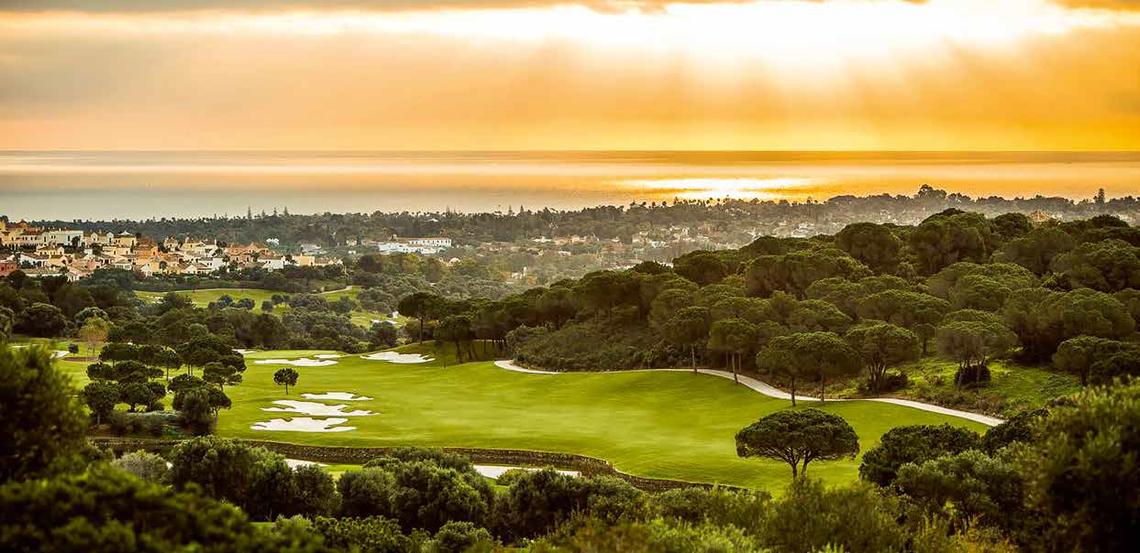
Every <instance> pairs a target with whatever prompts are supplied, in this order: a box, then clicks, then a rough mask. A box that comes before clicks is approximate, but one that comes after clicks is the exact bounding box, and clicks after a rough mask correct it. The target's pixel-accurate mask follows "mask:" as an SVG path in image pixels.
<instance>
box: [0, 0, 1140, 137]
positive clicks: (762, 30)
mask: <svg viewBox="0 0 1140 553" xmlns="http://www.w3.org/2000/svg"><path fill="white" fill-rule="evenodd" d="M156 4H157V5H159V7H157V8H156V7H155V5H156ZM1138 5H1140V3H1137V2H1130V1H1128V0H1116V1H1114V0H1064V1H1057V2H1049V1H1047V0H1001V1H994V0H928V1H926V2H917V1H904V0H824V1H799V0H781V1H760V2H717V1H707V0H706V1H700V2H694V3H689V4H676V3H670V2H664V1H661V0H591V1H588V2H574V1H573V0H564V1H562V2H557V1H548V0H395V1H380V0H375V1H370V0H333V1H332V2H326V3H321V4H320V5H319V6H315V3H311V2H305V1H300V0H230V1H225V2H223V1H221V0H201V1H196V0H175V1H170V2H148V1H144V0H111V1H109V2H97V1H90V2H80V1H78V0H40V1H31V0H29V1H26V2H19V1H17V2H10V1H4V2H0V148H3V149H55V148H83V149H279V148H300V149H480V150H490V149H809V150H814V149H822V150H826V149H838V150H848V149H856V150H858V149H902V150H914V149H943V150H985V149H996V150H1052V149H1057V150H1066V149H1074V150H1138V149H1140V10H1138V9H1137V6H1138Z"/></svg>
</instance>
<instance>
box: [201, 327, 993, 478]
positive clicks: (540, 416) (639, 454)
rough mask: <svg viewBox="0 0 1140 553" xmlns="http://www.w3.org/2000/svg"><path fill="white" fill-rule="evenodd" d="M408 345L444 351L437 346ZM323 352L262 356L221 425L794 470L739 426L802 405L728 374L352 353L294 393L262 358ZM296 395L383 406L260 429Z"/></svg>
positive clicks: (255, 435) (714, 470) (310, 375)
mask: <svg viewBox="0 0 1140 553" xmlns="http://www.w3.org/2000/svg"><path fill="white" fill-rule="evenodd" d="M398 351H400V352H402V353H424V354H426V355H434V352H433V349H432V348H431V347H430V346H408V347H404V348H400V349H399V350H398ZM321 353H329V352H315V351H314V352H309V351H268V352H258V353H256V354H252V355H250V356H248V357H247V359H248V361H247V365H248V369H247V370H246V372H245V376H244V382H243V383H242V384H241V385H240V386H234V387H227V388H226V393H227V394H228V395H229V396H230V397H231V398H232V399H233V408H232V409H230V410H225V411H222V413H221V415H220V418H219V425H218V434H220V435H222V436H228V437H236V438H249V439H263V440H276V441H284V442H291V443H297V444H313V445H339V446H368V447H382V446H399V445H420V446H437V447H439V446H466V447H484V448H504V449H526V450H536V451H551V452H566V453H577V454H583V455H590V456H594V457H599V458H602V459H606V460H608V461H610V462H611V463H613V464H614V466H615V467H616V468H617V469H618V470H621V471H624V472H627V473H631V474H636V475H640V476H647V477H655V478H672V479H679V480H687V481H693V482H709V483H722V484H729V485H736V486H747V487H753V488H761V489H769V490H772V491H775V490H778V489H780V488H782V487H783V485H785V484H786V483H787V482H788V481H789V480H790V478H791V469H790V468H789V467H788V466H787V465H786V464H783V463H779V462H775V461H762V460H755V459H740V458H738V457H737V456H736V450H735V443H734V435H735V434H736V432H737V431H738V430H740V429H741V428H743V427H744V426H747V425H748V424H750V423H752V422H754V421H755V420H756V419H759V418H760V417H763V416H765V415H767V414H769V413H772V412H774V411H777V410H780V409H787V408H790V407H791V404H790V402H788V401H784V400H778V399H772V398H769V397H765V396H763V395H760V394H758V393H756V392H753V391H752V390H749V389H747V388H745V387H744V386H738V385H735V384H733V382H731V381H729V380H726V379H723V378H717V377H713V376H708V375H694V374H691V373H687V372H664V371H662V372H629V373H608V374H590V373H573V374H560V375H539V374H523V373H517V372H511V371H506V370H502V369H499V368H497V367H495V366H494V365H493V364H492V363H491V362H489V361H481V362H473V363H465V364H461V365H456V364H451V365H450V366H446V365H445V362H446V361H448V359H445V357H450V356H440V357H441V358H440V359H439V360H436V361H432V362H428V363H419V364H398V363H390V362H387V361H378V360H368V359H364V358H362V357H361V356H359V355H346V356H344V357H340V358H336V359H333V361H336V364H335V365H329V366H321V367H303V366H301V367H294V369H295V370H296V371H297V372H298V373H300V379H299V382H298V383H297V385H296V386H295V387H292V388H291V389H290V390H289V395H288V396H286V395H285V390H284V388H283V387H281V386H277V385H276V384H274V382H273V373H274V372H275V371H277V370H278V369H281V368H283V367H286V366H289V365H283V364H256V363H255V361H257V360H267V359H291V358H296V357H305V356H308V357H309V358H310V359H312V358H313V356H314V355H317V354H321ZM328 392H350V393H353V394H355V395H357V396H368V397H370V398H373V399H370V400H366V401H343V400H317V399H306V398H304V397H302V395H301V394H304V393H311V394H323V393H328ZM285 399H289V400H295V401H307V402H314V403H322V404H325V405H338V404H344V405H346V408H345V410H347V411H356V410H367V411H372V412H374V413H378V414H376V415H372V416H350V417H344V418H347V419H349V420H348V422H345V423H343V424H340V425H338V426H342V427H344V426H351V427H354V428H355V429H354V430H350V431H344V432H302V431H266V430H253V429H251V426H253V425H254V423H256V422H265V421H270V420H271V419H291V418H293V417H310V415H306V414H303V413H288V412H268V411H264V410H263V409H264V408H269V407H275V405H273V403H272V402H273V401H275V400H285ZM277 407H279V406H277ZM808 407H809V406H807V405H801V406H800V407H797V408H808ZM810 407H816V408H822V409H825V410H827V411H830V412H832V413H835V414H838V415H840V416H842V417H844V418H845V419H846V420H847V421H848V422H849V423H850V424H851V426H852V427H854V429H855V431H856V433H857V434H858V435H859V437H860V446H861V449H862V451H866V450H867V449H868V448H870V447H872V446H874V445H875V444H876V443H877V442H878V440H879V437H880V436H881V435H882V434H883V433H885V432H886V431H888V430H890V429H891V428H893V427H895V426H900V425H908V424H941V423H943V422H948V423H950V424H953V425H955V426H962V427H967V428H971V429H973V430H976V431H978V432H982V431H984V430H985V427H984V426H983V425H981V424H978V423H974V422H970V421H967V420H964V419H960V418H956V417H950V416H945V415H939V414H935V413H929V412H925V411H920V410H917V409H912V408H909V407H902V406H897V405H890V404H884V403H876V402H866V401H843V402H834V403H830V402H829V403H826V404H825V405H822V406H820V405H819V404H818V403H816V404H814V405H810ZM311 417H312V418H316V419H322V418H328V417H326V416H317V415H312V416H311ZM858 466H859V459H858V458H856V459H854V460H843V461H834V462H816V463H813V464H811V465H810V467H809V468H808V474H811V475H812V476H815V477H818V478H822V479H824V480H825V481H827V482H832V483H838V482H844V481H850V480H852V479H854V478H856V477H857V472H858Z"/></svg>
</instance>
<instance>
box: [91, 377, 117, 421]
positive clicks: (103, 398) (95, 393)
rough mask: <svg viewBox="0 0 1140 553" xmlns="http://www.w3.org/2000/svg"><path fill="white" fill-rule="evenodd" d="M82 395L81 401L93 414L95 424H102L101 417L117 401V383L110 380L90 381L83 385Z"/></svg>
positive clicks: (109, 411)
mask: <svg viewBox="0 0 1140 553" xmlns="http://www.w3.org/2000/svg"><path fill="white" fill-rule="evenodd" d="M82 397H83V403H84V404H86V405H87V407H88V408H89V409H91V413H92V414H93V415H95V424H103V419H104V418H105V417H107V416H108V415H110V414H111V411H114V410H115V405H117V404H118V403H119V385H118V384H115V383H112V382H91V383H89V384H87V386H84V387H83V395H82Z"/></svg>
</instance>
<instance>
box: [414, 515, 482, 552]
mask: <svg viewBox="0 0 1140 553" xmlns="http://www.w3.org/2000/svg"><path fill="white" fill-rule="evenodd" d="M493 544H494V538H492V537H491V533H490V532H488V531H487V530H486V529H484V528H480V527H478V526H475V525H474V524H471V523H470V522H448V523H447V524H444V525H443V527H441V528H440V529H439V532H436V533H435V537H434V538H432V540H431V541H430V542H428V543H427V544H426V545H425V547H424V551H425V553H464V552H465V551H469V550H470V549H471V548H473V547H476V546H478V545H482V546H484V547H489V546H491V545H493Z"/></svg>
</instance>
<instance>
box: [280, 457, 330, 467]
mask: <svg viewBox="0 0 1140 553" xmlns="http://www.w3.org/2000/svg"><path fill="white" fill-rule="evenodd" d="M285 464H286V465H289V468H291V469H295V468H297V467H311V466H314V467H327V466H328V465H326V464H324V463H318V462H316V461H302V460H300V459H285Z"/></svg>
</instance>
